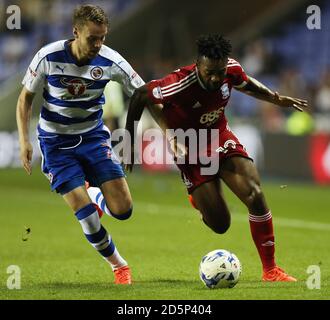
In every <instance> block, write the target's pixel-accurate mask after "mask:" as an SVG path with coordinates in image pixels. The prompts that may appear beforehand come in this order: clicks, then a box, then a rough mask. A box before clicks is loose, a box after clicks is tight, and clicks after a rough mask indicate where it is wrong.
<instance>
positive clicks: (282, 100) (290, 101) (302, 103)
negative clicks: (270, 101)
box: [274, 92, 308, 112]
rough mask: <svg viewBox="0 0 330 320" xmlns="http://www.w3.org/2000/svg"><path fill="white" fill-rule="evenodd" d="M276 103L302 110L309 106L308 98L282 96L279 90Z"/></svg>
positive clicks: (275, 99) (275, 98)
mask: <svg viewBox="0 0 330 320" xmlns="http://www.w3.org/2000/svg"><path fill="white" fill-rule="evenodd" d="M274 103H275V104H277V105H278V106H280V107H284V108H295V109H296V110H298V111H300V112H302V111H304V110H305V109H306V108H308V102H307V100H303V99H298V98H292V97H287V96H281V95H280V94H279V93H278V92H275V96H274Z"/></svg>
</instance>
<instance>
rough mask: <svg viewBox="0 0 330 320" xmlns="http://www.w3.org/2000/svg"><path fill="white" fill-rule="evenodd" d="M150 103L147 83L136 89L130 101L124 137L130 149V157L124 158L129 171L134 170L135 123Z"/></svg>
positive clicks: (125, 144) (126, 145) (128, 153)
mask: <svg viewBox="0 0 330 320" xmlns="http://www.w3.org/2000/svg"><path fill="white" fill-rule="evenodd" d="M150 104H151V101H150V99H149V97H148V91H147V88H146V86H145V85H144V86H142V87H140V88H138V89H136V90H135V92H134V94H133V96H132V97H131V99H130V102H129V107H128V112H127V117H126V126H125V128H126V135H125V139H124V140H125V141H124V146H125V148H127V149H129V151H130V152H126V154H127V155H129V159H125V158H124V164H125V169H126V170H127V171H129V172H131V171H132V170H133V164H134V147H135V136H136V128H137V126H135V124H137V123H138V122H139V121H140V119H141V116H142V113H143V109H144V108H145V107H146V106H148V105H150ZM126 151H127V150H126Z"/></svg>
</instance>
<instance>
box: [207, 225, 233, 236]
mask: <svg viewBox="0 0 330 320" xmlns="http://www.w3.org/2000/svg"><path fill="white" fill-rule="evenodd" d="M229 227H230V223H226V224H222V225H219V226H215V227H212V228H211V229H212V230H213V231H214V232H215V233H217V234H224V233H226V232H227V230H228V229H229Z"/></svg>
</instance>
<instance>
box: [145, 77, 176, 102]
mask: <svg viewBox="0 0 330 320" xmlns="http://www.w3.org/2000/svg"><path fill="white" fill-rule="evenodd" d="M179 81H180V75H179V74H178V73H177V72H175V71H174V72H172V73H170V74H168V75H167V76H165V77H164V78H162V79H158V80H152V81H151V82H149V83H147V89H148V96H149V98H150V100H151V101H152V102H153V103H167V102H171V101H173V99H174V98H175V96H176V93H177V90H176V88H177V83H178V82H179Z"/></svg>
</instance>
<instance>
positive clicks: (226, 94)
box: [220, 83, 230, 99]
mask: <svg viewBox="0 0 330 320" xmlns="http://www.w3.org/2000/svg"><path fill="white" fill-rule="evenodd" d="M220 90H221V94H222V98H223V99H227V98H229V96H230V91H229V87H228V83H224V84H223V85H222V86H221V88H220Z"/></svg>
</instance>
